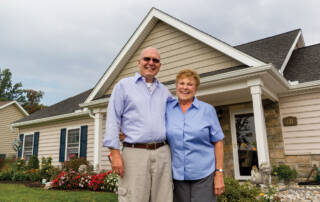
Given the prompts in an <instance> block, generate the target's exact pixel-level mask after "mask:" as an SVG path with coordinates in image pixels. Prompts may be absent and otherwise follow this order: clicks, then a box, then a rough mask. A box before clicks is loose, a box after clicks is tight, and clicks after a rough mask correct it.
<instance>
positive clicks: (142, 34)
mask: <svg viewBox="0 0 320 202" xmlns="http://www.w3.org/2000/svg"><path fill="white" fill-rule="evenodd" d="M159 20H161V21H163V22H165V23H167V24H169V25H170V26H172V27H174V28H176V29H178V30H180V31H182V32H184V33H186V34H188V35H189V36H191V37H193V38H195V39H197V40H199V41H201V42H202V43H204V44H206V45H208V46H209V47H212V48H214V49H216V50H218V51H220V52H222V53H224V54H225V55H227V56H229V57H231V58H233V59H235V60H237V61H239V62H241V63H242V64H244V65H247V66H261V65H265V63H264V62H262V61H260V60H259V59H256V58H254V57H252V56H250V55H248V54H246V53H244V52H242V51H239V50H238V49H236V48H234V47H232V46H230V45H228V44H227V43H225V42H222V41H220V40H218V39H216V38H214V37H212V36H210V35H208V34H206V33H204V32H202V31H200V30H198V29H196V28H194V27H192V26H190V25H188V24H186V23H184V22H182V21H180V20H178V19H176V18H174V17H172V16H170V15H168V14H166V13H164V12H162V11H160V10H158V9H155V8H152V9H151V10H150V11H149V13H148V14H147V16H146V17H145V18H144V19H143V21H142V22H141V24H140V25H139V26H138V28H137V29H136V31H135V32H134V33H133V35H132V36H131V37H130V39H129V40H128V42H127V43H126V44H125V46H124V47H123V48H122V49H121V51H120V52H119V54H118V55H117V57H116V58H115V59H114V61H113V62H112V64H111V65H110V66H109V67H108V68H107V70H106V72H105V73H104V75H103V76H102V77H101V78H100V80H99V81H98V83H97V84H96V85H95V87H94V89H93V90H92V92H91V93H90V95H89V97H88V98H87V99H86V101H85V103H88V102H90V101H92V100H94V99H95V98H97V97H101V96H102V95H103V93H104V92H105V90H106V89H107V88H108V87H109V86H110V85H111V83H112V82H113V80H114V78H115V77H116V75H118V74H119V73H120V71H121V70H122V68H123V67H124V65H125V64H126V63H127V61H128V60H129V59H130V58H131V56H132V55H133V54H134V53H135V51H136V50H137V49H138V47H139V45H140V44H141V43H142V42H143V40H144V39H145V38H146V37H147V36H148V34H149V32H150V31H151V30H152V29H153V27H154V26H155V24H156V23H157V22H158V21H159Z"/></svg>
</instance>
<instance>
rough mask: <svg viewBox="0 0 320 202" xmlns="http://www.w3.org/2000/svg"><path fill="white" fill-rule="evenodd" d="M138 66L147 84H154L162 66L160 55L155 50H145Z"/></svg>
mask: <svg viewBox="0 0 320 202" xmlns="http://www.w3.org/2000/svg"><path fill="white" fill-rule="evenodd" d="M138 66H139V69H140V74H141V76H143V77H145V78H146V81H147V82H153V79H154V77H155V76H156V75H157V73H158V72H159V70H160V66H161V63H160V55H159V53H158V52H157V50H156V49H153V48H147V49H145V50H144V51H143V52H142V54H141V57H140V59H139V60H138Z"/></svg>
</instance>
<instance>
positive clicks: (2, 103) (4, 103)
mask: <svg viewBox="0 0 320 202" xmlns="http://www.w3.org/2000/svg"><path fill="white" fill-rule="evenodd" d="M10 105H16V106H17V108H18V109H19V110H20V111H21V112H22V113H23V114H24V115H25V116H29V113H28V112H27V111H26V110H25V109H24V108H23V107H22V106H21V105H20V104H19V103H18V102H17V101H0V109H4V108H6V107H8V106H10Z"/></svg>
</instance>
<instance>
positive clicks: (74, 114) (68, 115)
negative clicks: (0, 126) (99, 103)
mask: <svg viewBox="0 0 320 202" xmlns="http://www.w3.org/2000/svg"><path fill="white" fill-rule="evenodd" d="M81 116H89V111H83V112H73V113H69V114H62V115H57V116H51V117H47V118H42V119H35V120H30V121H23V122H19V123H13V124H11V127H13V128H18V127H21V126H26V125H34V124H39V123H46V122H51V121H57V120H63V119H68V118H73V117H81Z"/></svg>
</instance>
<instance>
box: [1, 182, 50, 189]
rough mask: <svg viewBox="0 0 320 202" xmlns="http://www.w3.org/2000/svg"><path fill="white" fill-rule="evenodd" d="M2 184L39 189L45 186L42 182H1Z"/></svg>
mask: <svg viewBox="0 0 320 202" xmlns="http://www.w3.org/2000/svg"><path fill="white" fill-rule="evenodd" d="M0 184H23V185H24V186H26V187H32V188H35V187H39V188H43V187H44V184H42V183H41V182H30V181H0Z"/></svg>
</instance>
